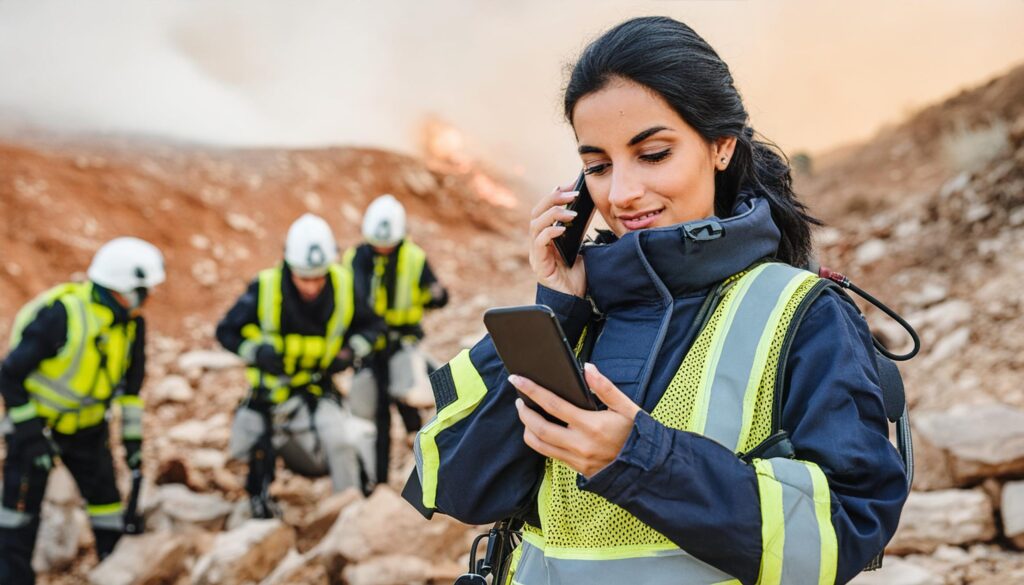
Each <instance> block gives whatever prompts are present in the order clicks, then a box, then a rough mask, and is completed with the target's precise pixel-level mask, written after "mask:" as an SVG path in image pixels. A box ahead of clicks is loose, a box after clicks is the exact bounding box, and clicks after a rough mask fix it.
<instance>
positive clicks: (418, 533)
mask: <svg viewBox="0 0 1024 585" xmlns="http://www.w3.org/2000/svg"><path fill="white" fill-rule="evenodd" d="M465 532H466V526H465V525H463V524H460V523H459V522H457V521H455V520H453V519H452V518H449V517H448V516H441V515H437V516H434V518H433V519H432V520H430V521H429V522H428V521H426V520H424V519H423V517H422V516H420V515H419V513H417V512H416V510H415V509H413V507H412V506H410V505H409V504H408V503H407V502H406V501H405V500H403V499H402V498H401V497H400V496H399V495H398V494H397V493H395V491H394V490H392V489H391V488H390V487H388V486H378V487H377V489H376V490H374V492H373V494H372V495H370V497H369V498H367V499H365V500H361V501H357V502H355V503H352V504H349V505H348V507H346V508H345V509H344V511H343V512H341V515H340V516H339V517H338V520H337V521H336V522H335V523H334V525H333V526H332V527H331V529H330V531H328V533H327V535H326V536H324V538H323V540H321V541H320V543H319V544H318V545H317V546H316V547H314V548H313V550H312V551H310V553H311V554H312V556H313V558H318V559H320V560H321V561H322V562H325V564H327V565H328V566H331V565H332V564H333V563H330V559H332V558H336V557H337V556H340V557H341V558H343V559H345V560H347V561H353V562H361V561H365V560H367V559H370V558H372V557H375V556H381V555H409V556H417V557H420V558H423V559H431V560H433V559H453V558H457V557H458V556H459V554H461V553H463V552H465V551H464V550H462V548H463V543H464V540H465V539H464V535H465Z"/></svg>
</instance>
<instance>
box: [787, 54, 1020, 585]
mask: <svg viewBox="0 0 1024 585" xmlns="http://www.w3.org/2000/svg"><path fill="white" fill-rule="evenodd" d="M1021 104H1024V68H1018V69H1016V70H1014V71H1012V72H1011V73H1010V74H1009V75H1007V76H1005V77H1004V78H1000V79H998V80H994V81H993V82H991V83H989V84H987V85H985V86H984V87H981V88H978V89H976V90H973V91H970V92H965V93H963V94H961V95H959V96H957V97H956V98H954V99H952V100H950V101H949V102H946V103H943V104H939V105H936V106H933V107H931V108H928V109H927V110H925V111H923V112H922V113H920V114H919V115H918V116H916V117H913V118H911V119H910V120H908V121H907V122H905V123H904V124H902V125H900V126H899V127H896V128H892V129H889V130H888V131H886V132H885V133H883V135H881V136H880V137H879V138H878V139H877V140H876V141H872V142H870V143H868V144H866V145H863V146H862V147H860V148H859V149H854V150H847V151H846V152H844V153H842V156H841V157H839V159H838V160H833V161H831V162H830V164H826V165H824V166H823V167H822V168H820V169H819V170H818V171H817V173H818V176H815V177H802V178H801V179H800V180H799V181H798V186H800V188H801V189H802V191H803V192H804V193H806V194H807V196H808V199H809V200H810V201H811V203H812V209H814V210H816V211H819V213H821V214H822V217H823V219H825V220H826V222H827V224H828V225H827V227H825V228H822V229H820V230H819V231H818V235H817V237H818V247H819V251H820V252H821V253H822V257H823V260H822V263H823V264H825V265H826V266H829V267H830V268H833V269H837V270H840V271H841V272H844V273H846V274H847V275H848V276H849V277H850V278H851V280H853V282H855V283H856V284H858V286H860V287H861V288H863V289H865V290H867V291H869V292H871V293H872V294H874V295H875V296H876V297H878V298H880V299H882V300H883V301H884V302H886V303H887V304H889V305H890V306H891V307H892V308H894V309H895V310H897V312H899V313H900V314H902V315H903V316H904V317H905V318H906V319H907V321H908V322H909V323H910V324H911V325H913V326H914V327H915V329H916V330H917V331H918V333H919V334H920V336H921V342H922V350H921V354H920V355H919V356H918V357H917V358H915V359H913V360H912V361H909V362H906V363H901V364H900V370H901V371H902V373H903V376H904V380H905V382H906V387H907V395H908V400H909V403H910V407H911V421H912V426H913V428H914V433H915V435H914V439H915V446H916V459H917V465H916V477H915V481H914V490H915V491H914V492H913V493H912V494H911V496H910V499H909V500H908V502H907V506H906V508H905V509H904V513H903V517H902V519H901V523H900V528H899V531H898V532H897V534H896V537H895V538H894V539H893V541H892V542H891V543H890V545H889V548H888V553H889V554H888V557H887V559H886V562H885V568H883V569H882V570H881V571H879V572H876V573H871V574H865V575H862V576H861V577H858V579H856V580H855V581H854V583H857V584H859V585H865V584H874V583H885V584H887V585H959V584H963V583H971V584H977V583H984V584H990V583H991V584H995V583H1017V582H1022V581H1024V554H1021V553H1020V552H1018V551H1021V550H1024V538H1022V531H1024V516H1022V514H1024V500H1022V499H1021V498H1022V497H1024V496H1022V494H1024V481H1022V480H1024V384H1022V380H1024V327H1022V326H1021V325H1022V324H1024V321H1022V318H1021V314H1022V310H1024V297H1022V296H1021V293H1020V291H1021V288H1022V286H1024V107H1022V105H1021ZM965 128H973V129H974V130H964V129H965ZM971 132H974V133H975V134H973V135H972V134H971ZM979 136H980V137H981V138H983V140H981V138H979ZM899 145H902V146H899ZM943 145H944V146H943ZM967 147H970V148H973V149H976V150H980V151H983V152H981V153H979V154H978V155H977V156H973V157H965V155H964V149H965V148H967ZM943 148H945V149H946V150H949V151H954V152H957V153H958V156H945V157H944V156H942V151H943ZM880 153H881V154H880ZM885 153H888V159H886V158H885V156H884V154H885ZM982 155H984V156H982ZM910 159H912V160H914V164H913V165H909V166H908V165H907V160H910ZM967 159H969V160H970V164H969V165H965V164H963V163H964V161H965V160H967ZM899 174H902V175H901V176H902V178H901V179H899V180H893V177H894V176H896V175H899ZM910 177H916V179H909V178H910ZM830 191H831V192H830ZM835 192H839V193H841V195H840V197H844V198H845V199H841V198H839V197H836V195H835ZM883 193H884V196H883V195H882V194H883ZM818 203H820V205H817V204H818ZM855 298H856V297H855ZM861 305H862V307H864V309H865V312H866V314H867V317H868V320H869V322H870V323H871V326H872V329H873V330H874V331H875V332H876V335H877V336H878V337H879V338H880V339H881V340H882V341H883V342H884V343H885V344H886V345H887V346H888V347H890V348H894V349H896V350H897V351H899V352H902V351H905V350H907V349H909V347H910V343H909V337H908V336H907V335H906V333H904V332H903V331H902V329H901V328H900V327H899V326H898V325H897V324H895V323H894V322H893V321H891V320H889V319H888V318H887V317H886V316H885V315H883V314H882V313H881V312H880V311H877V310H875V309H874V308H873V307H871V306H869V305H866V304H864V303H861ZM896 555H901V556H896Z"/></svg>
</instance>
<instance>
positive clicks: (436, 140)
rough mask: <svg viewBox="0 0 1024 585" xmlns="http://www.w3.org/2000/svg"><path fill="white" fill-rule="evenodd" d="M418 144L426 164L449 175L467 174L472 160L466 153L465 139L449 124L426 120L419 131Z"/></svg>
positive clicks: (435, 119)
mask: <svg viewBox="0 0 1024 585" xmlns="http://www.w3.org/2000/svg"><path fill="white" fill-rule="evenodd" d="M420 144H421V147H422V149H423V155H424V158H426V159H427V164H429V165H430V166H432V167H435V168H439V170H443V171H445V172H449V173H460V174H461V173H467V172H469V170H470V169H471V168H472V166H473V159H472V157H470V156H469V154H467V153H466V139H465V137H464V136H463V135H462V132H459V130H458V129H456V128H455V127H454V126H452V125H451V124H448V123H446V122H444V121H442V120H439V119H437V118H428V119H427V120H426V121H424V122H423V127H422V128H421V131H420Z"/></svg>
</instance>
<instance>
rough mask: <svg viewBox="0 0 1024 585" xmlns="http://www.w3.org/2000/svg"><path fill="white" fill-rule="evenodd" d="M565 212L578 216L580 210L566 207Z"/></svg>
mask: <svg viewBox="0 0 1024 585" xmlns="http://www.w3.org/2000/svg"><path fill="white" fill-rule="evenodd" d="M565 213H566V214H568V215H571V216H572V217H576V216H577V215H579V212H578V211H574V210H572V209H566V210H565Z"/></svg>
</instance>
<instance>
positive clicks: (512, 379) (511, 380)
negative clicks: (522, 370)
mask: <svg viewBox="0 0 1024 585" xmlns="http://www.w3.org/2000/svg"><path fill="white" fill-rule="evenodd" d="M520 380H521V378H520V377H519V376H517V375H515V374H510V375H509V377H508V381H509V383H510V384H512V385H513V386H515V387H516V388H518V387H519V381H520Z"/></svg>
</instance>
